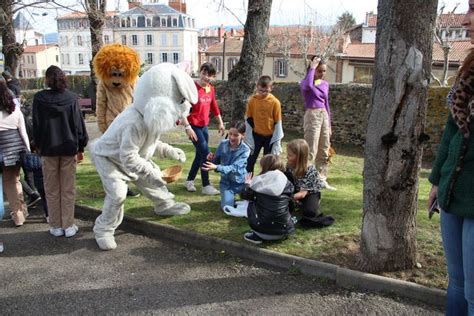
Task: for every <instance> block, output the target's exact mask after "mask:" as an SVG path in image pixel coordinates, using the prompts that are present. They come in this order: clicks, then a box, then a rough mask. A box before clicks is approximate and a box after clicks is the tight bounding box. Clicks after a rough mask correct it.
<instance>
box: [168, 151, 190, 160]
mask: <svg viewBox="0 0 474 316" xmlns="http://www.w3.org/2000/svg"><path fill="white" fill-rule="evenodd" d="M169 157H170V158H172V159H174V160H178V161H179V162H185V161H186V154H185V153H184V151H182V150H181V149H179V148H173V150H170V156H169Z"/></svg>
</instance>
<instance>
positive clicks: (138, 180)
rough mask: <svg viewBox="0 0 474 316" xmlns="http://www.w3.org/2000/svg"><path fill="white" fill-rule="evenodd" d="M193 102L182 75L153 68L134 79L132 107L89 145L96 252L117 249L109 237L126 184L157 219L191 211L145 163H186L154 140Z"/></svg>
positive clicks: (119, 219) (190, 87)
mask: <svg viewBox="0 0 474 316" xmlns="http://www.w3.org/2000/svg"><path fill="white" fill-rule="evenodd" d="M197 99H198V94H197V90H196V85H195V84H194V81H193V80H192V79H191V77H190V76H189V75H188V74H186V73H185V72H184V71H182V70H180V69H178V68H177V67H176V66H174V65H173V64H168V63H163V64H159V65H156V66H153V67H152V68H150V69H149V70H148V71H146V72H145V73H144V74H143V76H141V77H140V79H138V82H137V85H136V87H135V93H134V98H133V100H134V101H133V103H132V105H131V106H129V107H128V108H127V109H126V110H125V111H123V112H122V113H121V114H120V115H119V116H117V118H116V119H115V120H114V121H113V122H112V124H111V125H110V126H109V128H108V129H107V131H106V132H105V133H104V134H103V135H102V136H101V137H100V138H99V139H98V140H97V141H96V142H95V143H93V144H91V148H90V152H91V160H92V161H93V163H94V165H95V166H96V169H97V172H98V173H99V175H100V178H101V181H102V185H103V187H104V191H105V194H106V195H105V199H104V206H103V208H102V214H101V215H100V216H99V217H98V218H97V219H96V221H95V225H94V235H95V239H96V241H97V244H98V246H99V248H100V249H102V250H111V249H115V248H116V247H117V244H116V243H115V239H114V232H115V230H116V229H117V227H118V226H119V225H120V223H121V222H122V219H123V204H124V201H125V198H126V194H127V183H128V182H129V181H132V182H134V183H135V185H136V186H137V187H138V188H139V189H140V190H141V191H142V192H143V193H144V194H145V196H146V197H148V198H149V199H150V200H152V201H153V203H154V204H155V206H154V212H155V214H157V215H181V214H186V213H188V212H189V211H190V210H191V208H190V207H189V205H187V204H185V203H181V202H175V201H174V195H173V194H172V193H170V192H169V191H168V189H167V187H166V182H165V181H164V180H163V179H162V173H161V170H160V167H159V166H158V165H156V164H155V163H154V162H153V161H152V160H151V159H150V158H151V157H152V156H153V154H154V153H155V151H156V152H157V155H158V156H160V157H168V158H172V159H176V160H179V161H181V162H184V161H185V160H186V156H185V153H184V152H183V151H182V150H181V149H179V148H174V147H172V146H170V145H168V144H165V143H163V142H161V141H160V140H159V139H160V135H161V134H162V133H163V132H166V131H168V130H170V129H172V128H174V127H175V125H176V122H177V120H179V119H182V118H183V117H186V116H187V115H188V114H189V111H190V109H191V103H196V102H197Z"/></svg>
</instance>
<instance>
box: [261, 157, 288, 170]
mask: <svg viewBox="0 0 474 316" xmlns="http://www.w3.org/2000/svg"><path fill="white" fill-rule="evenodd" d="M260 167H262V171H261V172H260V174H264V173H266V172H268V171H272V170H280V171H282V172H283V171H285V163H284V162H283V160H281V159H280V157H278V156H277V155H272V154H268V155H265V156H263V157H262V159H260Z"/></svg>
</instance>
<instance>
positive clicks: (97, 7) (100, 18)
mask: <svg viewBox="0 0 474 316" xmlns="http://www.w3.org/2000/svg"><path fill="white" fill-rule="evenodd" d="M106 6H107V0H101V1H97V0H86V10H87V16H88V18H89V27H90V32H91V49H92V58H91V60H90V63H89V64H90V68H91V86H90V88H91V89H90V91H91V92H90V93H91V96H90V97H91V99H92V111H94V112H95V106H96V102H95V101H96V93H97V78H96V76H95V72H94V67H93V60H94V57H95V55H96V54H97V52H98V51H99V50H100V48H101V47H102V45H103V40H102V30H103V27H104V24H105V21H106V15H105V8H106Z"/></svg>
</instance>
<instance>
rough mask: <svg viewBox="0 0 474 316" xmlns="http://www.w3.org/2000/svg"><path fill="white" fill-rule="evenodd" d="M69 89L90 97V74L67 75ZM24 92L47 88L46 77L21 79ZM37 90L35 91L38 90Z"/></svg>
mask: <svg viewBox="0 0 474 316" xmlns="http://www.w3.org/2000/svg"><path fill="white" fill-rule="evenodd" d="M66 79H67V86H68V89H69V90H71V91H74V92H75V93H77V94H79V95H80V96H82V97H84V98H90V95H91V93H90V87H89V86H90V82H91V78H90V76H76V75H69V76H66ZM20 84H21V89H22V93H23V90H36V91H37V90H41V89H44V88H45V85H44V77H41V78H28V79H20ZM36 91H35V92H36Z"/></svg>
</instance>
